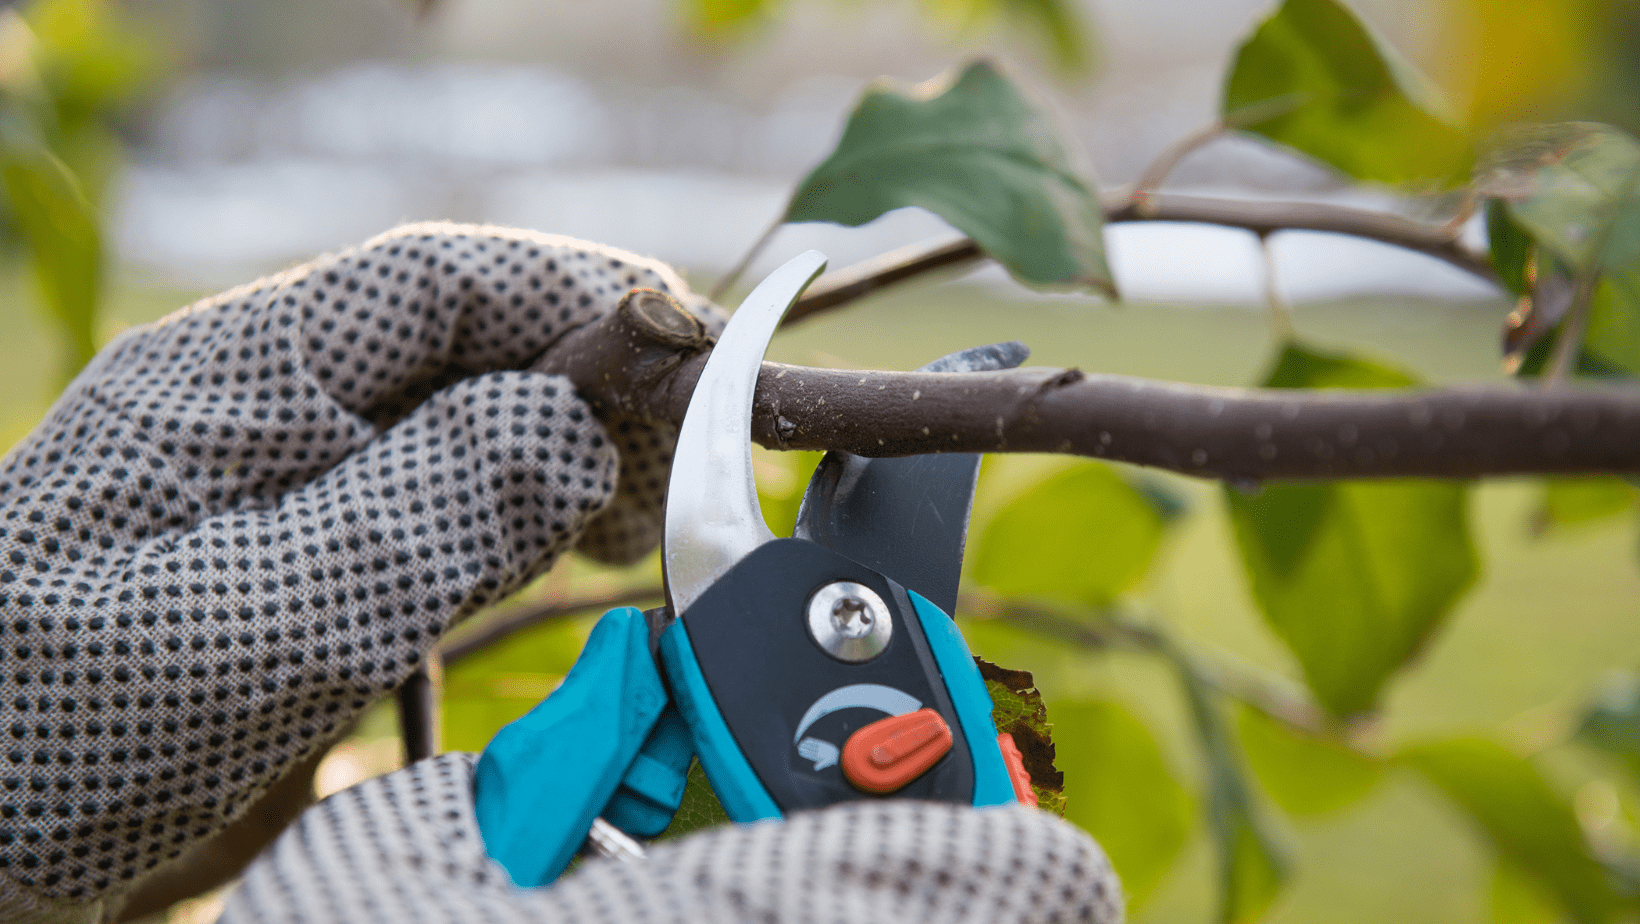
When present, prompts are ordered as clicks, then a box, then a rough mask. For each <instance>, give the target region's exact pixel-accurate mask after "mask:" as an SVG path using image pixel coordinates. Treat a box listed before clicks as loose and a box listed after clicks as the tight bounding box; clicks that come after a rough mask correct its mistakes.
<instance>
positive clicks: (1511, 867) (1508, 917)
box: [1488, 859, 1563, 924]
mask: <svg viewBox="0 0 1640 924" xmlns="http://www.w3.org/2000/svg"><path fill="white" fill-rule="evenodd" d="M1488 897H1489V898H1490V904H1491V906H1492V924H1560V922H1561V921H1562V920H1563V918H1562V916H1561V913H1560V906H1559V903H1557V902H1556V901H1555V899H1554V896H1553V895H1550V894H1549V893H1548V892H1546V891H1545V890H1544V889H1543V887H1542V886H1541V885H1539V884H1538V882H1537V880H1535V879H1533V878H1532V876H1531V875H1530V874H1528V873H1526V872H1523V871H1522V870H1521V869H1520V868H1519V867H1518V866H1516V865H1515V864H1513V863H1510V862H1509V861H1508V860H1507V859H1499V861H1498V863H1497V865H1496V866H1495V867H1493V868H1492V888H1491V895H1490V896H1488Z"/></svg>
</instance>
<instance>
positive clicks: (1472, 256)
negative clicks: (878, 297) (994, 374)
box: [714, 195, 1497, 324]
mask: <svg viewBox="0 0 1640 924" xmlns="http://www.w3.org/2000/svg"><path fill="white" fill-rule="evenodd" d="M1136 221H1168V222H1179V223H1183V224H1206V225H1219V226H1221V227H1226V228H1240V229H1242V230H1245V231H1251V232H1253V233H1254V234H1257V235H1259V236H1261V237H1267V236H1269V235H1271V234H1274V233H1276V232H1278V231H1320V232H1326V233H1330V234H1343V235H1347V236H1350V237H1359V238H1364V239H1366V240H1373V241H1380V242H1382V243H1385V244H1392V245H1394V246H1396V247H1402V248H1405V249H1407V250H1414V251H1417V252H1419V253H1423V254H1428V255H1429V256H1432V257H1435V258H1436V259H1439V260H1444V261H1446V262H1447V263H1450V264H1452V265H1453V266H1456V267H1458V268H1459V269H1461V270H1464V271H1465V272H1468V273H1471V274H1473V275H1475V276H1477V277H1479V278H1481V279H1483V280H1485V281H1487V282H1490V283H1496V282H1497V274H1496V273H1494V272H1493V271H1492V264H1491V262H1490V261H1489V260H1488V259H1487V256H1486V254H1484V253H1482V252H1480V251H1476V250H1472V249H1470V248H1468V247H1466V246H1464V245H1463V243H1462V242H1461V241H1460V240H1459V235H1458V232H1459V231H1460V230H1461V228H1460V229H1453V228H1445V227H1438V226H1431V225H1428V224H1424V223H1422V222H1418V221H1414V220H1412V219H1410V218H1403V217H1401V216H1399V215H1390V214H1386V213H1384V212H1371V211H1367V210H1365V209H1354V208H1347V207H1344V206H1337V205H1325V204H1321V203H1311V202H1254V201H1243V200H1235V199H1212V198H1205V197H1201V196H1174V195H1169V196H1161V195H1149V196H1146V197H1145V199H1144V201H1143V202H1142V203H1141V202H1134V201H1123V202H1119V203H1117V204H1114V205H1111V206H1108V207H1107V208H1106V210H1105V222H1106V223H1107V224H1121V223H1126V222H1136ZM984 257H985V254H984V252H983V251H981V250H980V248H979V245H978V244H976V243H974V242H973V241H972V240H969V239H967V238H963V239H962V240H959V241H952V242H948V243H943V244H937V245H923V244H918V245H913V246H911V247H906V248H903V249H901V250H896V251H894V252H893V253H889V254H885V255H883V256H881V257H878V258H876V259H873V260H868V261H866V262H864V263H858V264H855V265H854V266H850V267H846V268H844V269H841V270H836V271H834V272H831V273H827V274H826V275H825V276H823V277H821V279H820V280H819V281H818V282H816V283H815V284H814V285H813V286H811V287H809V291H808V293H807V294H806V295H804V296H803V297H802V298H801V299H799V300H798V302H797V304H796V305H795V306H793V307H792V310H791V312H790V313H789V314H787V316H786V323H787V324H792V323H794V322H796V321H799V320H802V319H805V318H808V317H810V316H812V315H815V314H819V313H820V312H823V311H828V310H831V309H833V308H839V307H842V306H843V305H846V304H848V303H850V302H852V301H854V300H856V299H859V298H862V297H864V296H866V295H870V294H871V293H873V292H876V291H878V290H879V289H884V288H888V287H889V286H892V285H894V284H896V283H900V282H904V281H907V280H910V279H915V278H917V277H919V276H922V275H924V274H927V273H930V272H934V271H937V270H943V269H947V268H950V267H957V266H963V265H966V264H969V263H973V262H975V261H978V260H981V259H984ZM718 294H721V293H718ZM714 297H716V295H714Z"/></svg>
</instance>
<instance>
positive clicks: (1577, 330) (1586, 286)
mask: <svg viewBox="0 0 1640 924" xmlns="http://www.w3.org/2000/svg"><path fill="white" fill-rule="evenodd" d="M1599 282H1600V273H1599V271H1598V270H1596V269H1594V268H1593V267H1590V268H1589V269H1586V270H1584V271H1583V272H1582V273H1580V274H1579V275H1578V277H1577V289H1576V290H1574V291H1573V292H1572V303H1571V306H1570V307H1569V308H1567V309H1566V321H1565V323H1563V324H1561V326H1560V336H1559V337H1557V338H1556V339H1555V347H1554V350H1553V352H1551V353H1550V354H1549V361H1548V363H1547V365H1546V366H1545V367H1544V370H1543V382H1544V384H1545V385H1559V384H1561V383H1563V382H1565V381H1566V380H1567V379H1568V378H1570V377H1571V375H1572V374H1573V373H1574V372H1576V371H1577V362H1578V359H1579V358H1580V357H1581V356H1582V354H1583V335H1584V332H1585V331H1586V330H1588V327H1589V308H1590V306H1591V304H1592V303H1593V302H1594V290H1595V287H1596V286H1597V285H1598V284H1599Z"/></svg>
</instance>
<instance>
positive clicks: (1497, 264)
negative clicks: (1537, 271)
mask: <svg viewBox="0 0 1640 924" xmlns="http://www.w3.org/2000/svg"><path fill="white" fill-rule="evenodd" d="M1486 239H1487V259H1488V260H1490V261H1491V263H1492V270H1493V271H1494V272H1496V273H1497V274H1498V280H1499V281H1501V282H1502V283H1503V284H1504V287H1505V288H1507V289H1508V290H1509V291H1511V292H1513V293H1515V294H1516V295H1525V294H1527V290H1528V289H1530V288H1531V284H1530V283H1529V282H1528V280H1527V270H1526V267H1527V264H1528V262H1529V261H1530V260H1531V257H1532V236H1531V235H1530V234H1527V233H1526V231H1525V229H1523V228H1522V227H1521V226H1520V225H1517V224H1515V223H1514V222H1513V221H1511V220H1510V218H1509V210H1508V209H1506V208H1504V206H1503V203H1502V202H1500V201H1499V200H1497V199H1488V200H1487V202H1486Z"/></svg>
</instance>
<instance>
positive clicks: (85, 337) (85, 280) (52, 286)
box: [0, 107, 103, 381]
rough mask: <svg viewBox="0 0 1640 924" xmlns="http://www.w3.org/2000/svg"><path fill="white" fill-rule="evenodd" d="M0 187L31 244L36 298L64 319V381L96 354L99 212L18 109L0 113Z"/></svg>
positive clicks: (58, 318)
mask: <svg viewBox="0 0 1640 924" xmlns="http://www.w3.org/2000/svg"><path fill="white" fill-rule="evenodd" d="M0 186H3V187H4V189H5V193H6V200H7V205H9V206H10V209H11V218H12V221H13V222H14V223H15V225H16V227H17V229H18V230H19V231H20V232H21V233H22V236H23V239H24V240H26V241H27V242H28V247H29V258H30V261H31V262H32V263H33V265H34V278H35V281H36V282H37V284H38V285H39V287H40V295H41V298H42V300H43V301H44V303H45V307H46V308H47V310H49V311H50V313H51V315H52V316H53V317H54V318H55V319H56V320H57V321H58V322H59V324H60V325H61V330H62V334H63V344H64V354H65V355H64V364H65V369H66V370H67V372H68V375H67V376H65V377H64V381H67V378H68V377H71V376H72V375H73V373H75V372H78V371H79V370H80V368H81V367H82V366H84V365H85V364H86V363H87V362H88V361H89V360H90V359H91V356H92V354H93V353H95V352H96V336H95V334H96V320H97V300H98V291H99V287H100V285H101V281H102V268H103V267H102V229H101V227H100V225H99V223H98V218H97V214H96V212H95V210H94V209H93V208H92V207H91V203H90V202H88V201H86V198H85V196H84V195H83V194H82V192H81V191H80V187H79V184H78V183H77V182H76V180H75V179H74V176H73V175H72V174H71V173H69V171H68V168H67V167H65V166H63V164H62V162H61V161H60V160H58V159H57V158H56V157H55V156H53V155H52V154H51V152H50V151H48V150H47V149H46V147H45V145H44V144H43V143H42V142H41V141H40V140H39V138H38V137H37V136H36V135H35V133H34V131H33V129H32V127H31V126H29V125H28V124H27V122H26V120H25V118H24V117H23V116H22V114H21V113H20V112H19V111H18V110H17V109H16V108H15V107H13V108H10V109H9V110H7V111H0Z"/></svg>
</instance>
